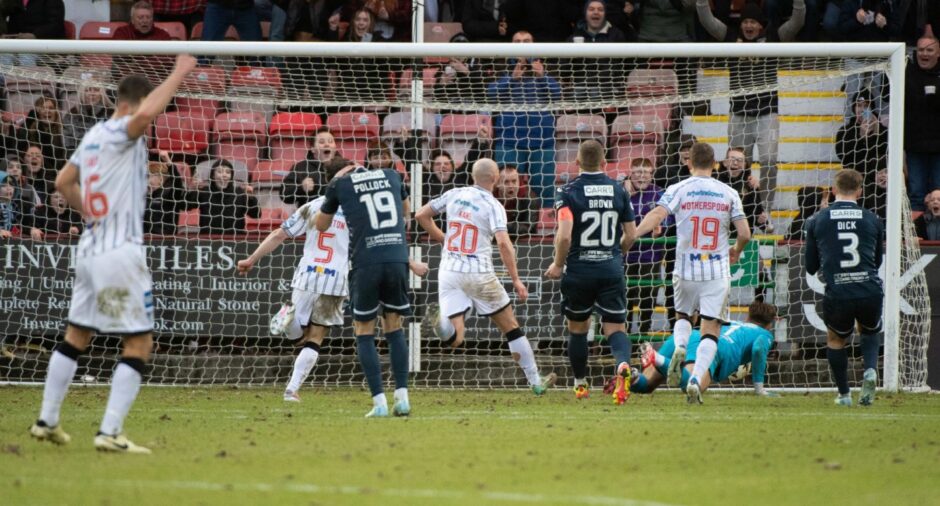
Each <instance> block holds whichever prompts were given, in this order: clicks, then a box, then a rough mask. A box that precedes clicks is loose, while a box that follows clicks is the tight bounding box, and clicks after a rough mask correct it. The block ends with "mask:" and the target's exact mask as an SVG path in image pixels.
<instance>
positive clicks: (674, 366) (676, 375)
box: [666, 276, 698, 387]
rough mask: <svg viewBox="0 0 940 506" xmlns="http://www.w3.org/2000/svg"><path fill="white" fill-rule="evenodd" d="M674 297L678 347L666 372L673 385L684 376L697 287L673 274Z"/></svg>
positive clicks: (674, 327)
mask: <svg viewBox="0 0 940 506" xmlns="http://www.w3.org/2000/svg"><path fill="white" fill-rule="evenodd" d="M672 286H673V290H674V291H673V297H674V306H675V308H676V323H675V324H674V325H673V327H672V335H673V339H675V343H676V347H675V350H674V351H673V352H672V356H671V357H669V369H668V371H667V372H666V384H667V385H669V386H671V387H677V386H679V379H680V377H681V376H682V364H683V363H684V362H685V356H686V354H687V352H688V345H689V336H691V335H692V321H691V314H692V311H693V310H694V309H695V307H696V306H697V305H698V293H697V292H696V291H695V289H696V288H697V287H696V286H695V283H694V282H692V281H685V280H683V279H681V278H680V277H679V276H673V278H672Z"/></svg>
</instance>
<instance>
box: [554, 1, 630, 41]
mask: <svg viewBox="0 0 940 506" xmlns="http://www.w3.org/2000/svg"><path fill="white" fill-rule="evenodd" d="M578 37H580V38H581V39H583V40H582V41H578V42H626V36H625V35H624V33H623V32H622V31H621V30H620V29H619V28H617V27H616V26H614V25H612V24H611V23H610V21H608V20H607V6H606V4H604V0H588V1H587V2H586V3H585V4H584V18H583V19H581V20H580V21H578V23H577V24H576V25H575V27H574V33H572V34H571V37H568V42H575V41H577V38H578Z"/></svg>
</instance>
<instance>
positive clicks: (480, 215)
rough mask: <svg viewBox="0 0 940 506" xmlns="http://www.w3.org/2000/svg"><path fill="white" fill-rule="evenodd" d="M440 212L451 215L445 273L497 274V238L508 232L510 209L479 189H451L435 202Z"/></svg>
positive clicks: (444, 255) (444, 254) (444, 251)
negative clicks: (499, 233)
mask: <svg viewBox="0 0 940 506" xmlns="http://www.w3.org/2000/svg"><path fill="white" fill-rule="evenodd" d="M431 208H432V209H434V212H436V213H442V212H444V213H447V230H446V231H445V239H444V248H443V249H442V252H441V270H445V271H452V272H463V273H485V272H493V245H492V243H493V237H494V236H495V235H496V232H499V231H501V230H502V231H504V232H505V231H506V209H505V208H504V207H503V205H502V204H500V203H499V201H498V200H496V197H494V196H493V194H492V193H490V192H488V191H486V190H484V189H483V188H480V187H479V186H466V187H463V188H454V189H453V190H448V191H447V192H445V193H444V194H443V195H441V196H440V197H438V198H436V199H434V200H432V201H431Z"/></svg>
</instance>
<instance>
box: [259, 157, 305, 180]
mask: <svg viewBox="0 0 940 506" xmlns="http://www.w3.org/2000/svg"><path fill="white" fill-rule="evenodd" d="M294 163H295V162H294V161H292V160H262V161H260V162H258V165H257V166H255V169H254V170H253V171H251V182H252V183H271V184H281V181H283V180H284V177H285V176H287V175H288V174H290V171H291V169H292V168H294Z"/></svg>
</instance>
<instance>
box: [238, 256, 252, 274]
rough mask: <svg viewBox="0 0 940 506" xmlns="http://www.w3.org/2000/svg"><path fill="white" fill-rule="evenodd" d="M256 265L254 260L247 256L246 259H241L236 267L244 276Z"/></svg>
mask: <svg viewBox="0 0 940 506" xmlns="http://www.w3.org/2000/svg"><path fill="white" fill-rule="evenodd" d="M254 266H255V262H254V260H252V259H250V258H246V259H244V260H239V261H238V264H237V267H236V268H237V269H238V273H239V274H241V275H242V276H244V275H246V274H248V273H249V272H250V271H251V268H252V267H254Z"/></svg>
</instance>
